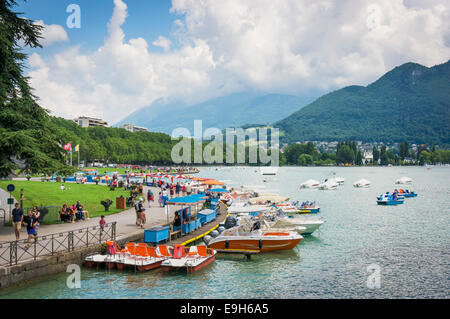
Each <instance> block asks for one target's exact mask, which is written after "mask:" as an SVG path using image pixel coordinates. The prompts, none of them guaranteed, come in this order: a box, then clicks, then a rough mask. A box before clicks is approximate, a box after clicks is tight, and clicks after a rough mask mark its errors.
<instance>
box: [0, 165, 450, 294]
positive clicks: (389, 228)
mask: <svg viewBox="0 0 450 319" xmlns="http://www.w3.org/2000/svg"><path fill="white" fill-rule="evenodd" d="M254 170H255V169H254V168H225V169H219V170H215V168H211V169H203V170H202V171H201V173H200V177H213V178H218V179H221V180H230V181H232V182H231V184H234V185H262V186H263V187H266V189H278V190H279V191H280V193H282V194H283V195H286V196H289V197H290V198H291V199H292V200H299V201H305V200H310V201H317V202H319V204H320V206H321V212H320V213H319V214H317V215H316V216H317V217H321V218H323V219H325V223H324V224H323V225H322V227H321V228H320V229H319V231H318V232H315V233H314V235H312V236H305V238H304V239H303V240H302V241H301V243H300V244H299V245H298V246H297V247H296V248H295V249H293V250H290V251H280V252H270V253H265V254H261V255H254V256H251V258H250V260H247V258H246V257H245V256H240V255H220V256H218V257H217V260H216V262H215V263H213V264H211V265H209V266H208V267H206V268H204V269H201V270H200V271H198V272H196V273H194V274H189V275H188V274H184V273H180V272H177V273H169V274H166V273H163V272H162V271H161V270H158V269H155V270H152V271H149V272H145V273H139V272H135V271H133V270H130V271H117V270H111V271H108V270H106V269H85V268H82V276H81V279H82V283H81V289H68V288H67V287H66V279H67V276H68V274H66V273H62V274H58V275H55V276H52V277H49V278H45V279H43V280H40V281H39V282H35V283H32V284H28V285H25V286H21V287H18V288H11V289H4V290H2V291H0V298H417V297H420V298H431V297H435V298H445V297H448V296H447V292H448V291H449V288H450V282H449V281H450V280H449V278H450V267H449V265H450V238H449V236H450V235H449V232H448V229H449V226H450V221H449V217H448V216H449V213H450V200H449V196H448V195H449V193H450V190H449V186H448V180H450V169H449V168H433V169H432V170H426V169H425V168H421V167H401V168H396V167H390V168H373V167H370V168H336V167H330V168H328V167H325V168H290V167H288V168H281V169H279V171H278V175H277V176H276V179H273V180H271V181H269V182H266V183H264V182H263V177H262V175H260V174H259V170H257V172H255V171H254ZM332 176H339V177H343V178H345V183H344V185H341V186H340V187H339V188H338V189H337V190H333V191H319V190H310V189H305V190H299V185H300V184H301V183H302V182H304V181H305V180H307V179H310V178H312V179H316V180H318V181H323V180H324V179H326V178H330V177H332ZM402 176H408V177H411V178H412V179H413V181H414V182H413V184H412V185H411V186H408V188H409V189H410V190H414V191H417V192H418V193H419V196H418V197H417V198H411V199H406V201H405V204H403V205H399V206H397V207H384V206H378V205H377V204H376V201H375V199H376V195H378V194H380V193H382V192H386V191H392V190H393V189H394V187H396V185H394V181H395V180H396V179H398V178H400V177H402ZM361 178H367V179H369V180H370V181H372V187H371V188H362V189H357V188H353V187H352V183H353V182H354V181H356V180H359V179H361ZM397 187H398V185H397ZM370 264H376V265H379V267H380V269H381V288H379V289H369V288H368V287H367V277H368V275H369V272H368V271H367V266H368V265H370Z"/></svg>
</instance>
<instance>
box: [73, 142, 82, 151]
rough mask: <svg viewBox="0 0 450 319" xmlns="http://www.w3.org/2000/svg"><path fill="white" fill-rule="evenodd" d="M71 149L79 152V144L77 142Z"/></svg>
mask: <svg viewBox="0 0 450 319" xmlns="http://www.w3.org/2000/svg"><path fill="white" fill-rule="evenodd" d="M73 151H74V152H79V151H80V145H79V144H78V145H77V146H75V147H74V148H73Z"/></svg>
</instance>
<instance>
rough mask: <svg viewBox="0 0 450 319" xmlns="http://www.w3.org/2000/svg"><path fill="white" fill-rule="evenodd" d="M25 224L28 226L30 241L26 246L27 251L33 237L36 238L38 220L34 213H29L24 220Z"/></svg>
mask: <svg viewBox="0 0 450 319" xmlns="http://www.w3.org/2000/svg"><path fill="white" fill-rule="evenodd" d="M23 223H24V224H25V226H27V233H28V241H27V244H26V246H25V249H27V248H28V247H30V244H31V239H32V238H33V237H34V238H36V235H35V228H36V223H37V218H36V217H35V216H34V214H33V211H31V210H30V211H29V212H28V215H27V216H25V217H24V219H23Z"/></svg>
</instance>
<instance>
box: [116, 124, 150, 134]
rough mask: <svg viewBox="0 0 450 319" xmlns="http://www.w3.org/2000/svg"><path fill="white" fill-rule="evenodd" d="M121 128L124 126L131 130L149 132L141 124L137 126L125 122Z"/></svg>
mask: <svg viewBox="0 0 450 319" xmlns="http://www.w3.org/2000/svg"><path fill="white" fill-rule="evenodd" d="M120 128H124V129H126V130H127V131H129V132H132V133H134V132H147V131H148V130H147V129H146V128H145V127H141V126H137V125H134V124H124V125H122V126H120Z"/></svg>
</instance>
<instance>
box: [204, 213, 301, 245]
mask: <svg viewBox="0 0 450 319" xmlns="http://www.w3.org/2000/svg"><path fill="white" fill-rule="evenodd" d="M259 225H260V224H259V221H256V222H254V221H252V222H249V221H247V222H246V223H243V222H242V221H240V225H239V226H235V227H232V228H229V229H226V230H224V231H223V232H222V233H221V234H220V235H219V236H217V237H215V238H212V239H211V240H210V241H209V242H208V247H209V248H213V249H218V250H224V249H234V250H259V251H261V252H268V251H275V250H289V249H292V248H294V247H295V246H297V244H298V243H299V242H300V241H301V240H302V239H303V237H302V236H301V235H299V234H298V233H297V232H294V231H289V230H286V231H280V230H271V229H265V230H263V229H261V228H260V226H259Z"/></svg>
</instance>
